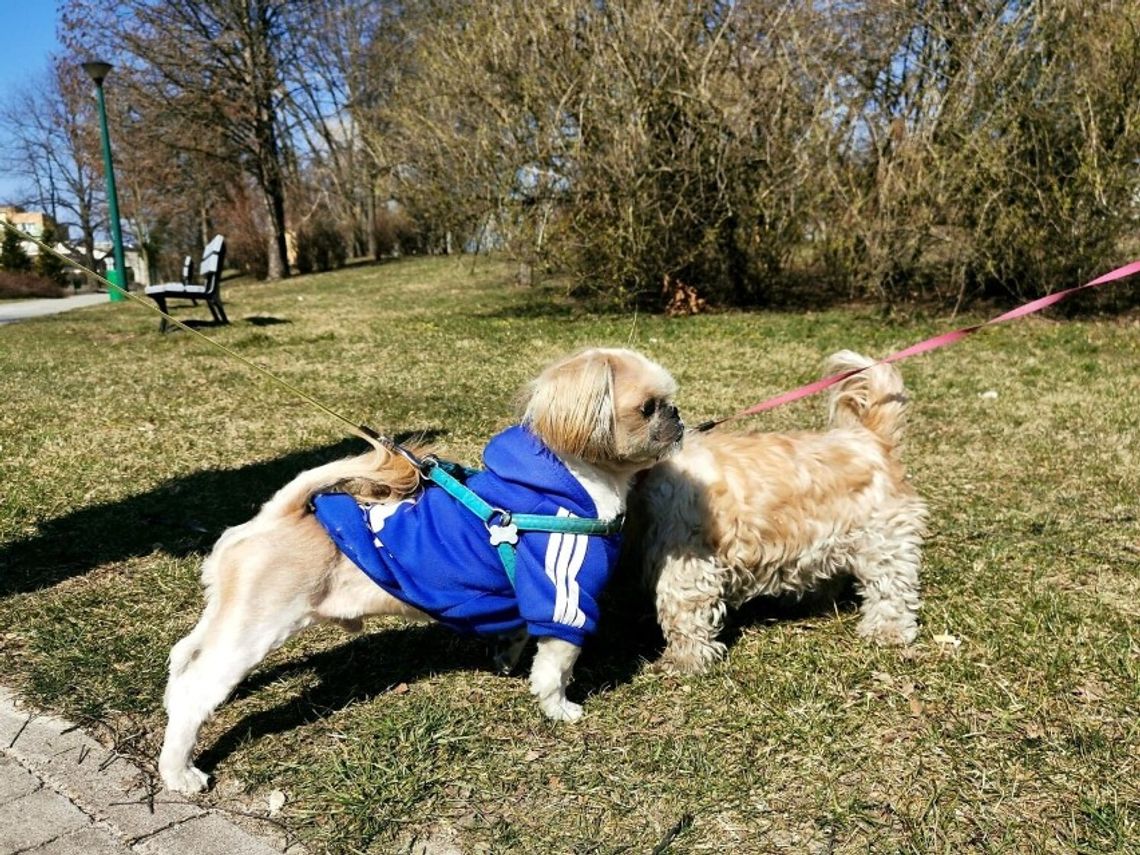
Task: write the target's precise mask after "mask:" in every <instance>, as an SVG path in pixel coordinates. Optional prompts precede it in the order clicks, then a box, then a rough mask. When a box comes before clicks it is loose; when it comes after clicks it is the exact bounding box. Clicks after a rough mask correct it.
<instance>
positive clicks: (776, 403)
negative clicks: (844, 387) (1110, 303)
mask: <svg viewBox="0 0 1140 855" xmlns="http://www.w3.org/2000/svg"><path fill="white" fill-rule="evenodd" d="M1135 273H1140V261H1133V262H1132V263H1131V264H1126V265H1124V266H1123V267H1118V268H1116V270H1113V271H1112V272H1111V273H1106V274H1104V275H1103V276H1100V277H1098V278H1096V279H1094V280H1092V281H1091V282H1086V283H1085V284H1084V285H1078V286H1077V287H1075V288H1069V289H1067V290H1065V291H1057V292H1055V293H1053V294H1048V295H1046V296H1044V297H1040V298H1038V299H1036V300H1032V301H1030V302H1028V303H1026V304H1025V305H1023V306H1018V307H1017V308H1016V309H1010V310H1009V311H1008V312H1006V313H1005V314H1002V315H998V316H997V317H996V318H991V319H990V320H988V321H985V322H983V323H980V324H974V325H973V326H971V327H962V329H960V330H953V331H952V332H947V333H942V334H941V335H936V336H934V337H932V338H928V339H926V340H925V341H920V342H919V343H918V344H912V345H911V346H910V347H906V348H903V349H902V350H899V351H896V352H895V353H892V354H891V355H890V356H885V357H883V358H882V359H880V360H879V361H878V362H875V363H872V364H871V365H867V366H865V367H863V368H855V369H852V370H851V371H843V372H840V373H839V374H832V375H831V376H830V377H823V378H821V379H819V380H816V381H815V382H814V383H808V384H806V385H804V386H800V387H799V388H798V389H792V390H791V391H789V392H783V393H781V394H779V395H775V396H773V397H771V398H768V399H767V400H766V401H761V402H760V403H759V404H756V405H754V406H751V407H749V408H748V409H746V410H741V411H740V412H738V413H733V414H732V415H731V416H724V417H723V418H720V419H710V420H709V421H707V422H702V423H701V424H699V425H697V426H696V427H695V428H693V430H695V431H709V430H712V429H713V428H714V427H716V426H717V425H719V424H722V423H724V422H727V421H729V420H730V419H738V418H740V417H741V416H754V415H756V414H757V413H762V412H764V411H765V410H774V409H775V408H776V407H782V406H783V405H784V404H790V403H791V402H792V401H798V400H799V399H800V398H806V397H808V396H809V395H814V394H815V393H816V392H822V391H823V390H824V389H826V388H828V387H829V386H834V385H835V384H836V383H840V382H842V381H844V380H846V379H847V378H848V377H851V376H854V375H855V374H858V373H860V372H861V371H866V370H867V369H868V368H874V367H875V366H876V365H882V364H884V363H886V362H899V361H900V360H903V359H907V358H909V357H911V356H918V354H920V353H926V352H928V351H931V350H937V349H938V348H940V347H946V346H947V345H951V344H954V343H955V342H957V341H961V340H962V339H964V338H965V337H966V336H968V335H971V334H973V333H976V332H977V331H978V330H980V329H981V328H982V327H988V326H992V325H993V324H1000V323H1003V322H1005V321H1012V320H1015V319H1016V318H1022V317H1025V316H1026V315H1032V314H1033V313H1034V312H1040V311H1041V310H1042V309H1047V308H1049V307H1050V306H1052V305H1054V304H1055V303H1060V302H1061V301H1062V300H1064V299H1065V298H1066V297H1068V296H1069V295H1070V294H1075V293H1076V292H1077V291H1083V290H1084V289H1085V288H1096V287H1097V286H1099V285H1105V284H1107V283H1109V282H1115V281H1116V280H1118V279H1126V278H1127V277H1129V276H1132V275H1133V274H1135Z"/></svg>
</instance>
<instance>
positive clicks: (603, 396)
mask: <svg viewBox="0 0 1140 855" xmlns="http://www.w3.org/2000/svg"><path fill="white" fill-rule="evenodd" d="M523 423H524V424H526V425H527V426H529V427H530V429H531V430H533V431H534V432H535V434H537V435H538V436H539V438H541V439H542V441H543V442H545V443H546V444H547V446H549V447H550V448H551V449H552V450H553V451H554V452H555V453H556V454H559V455H567V456H571V457H577V458H579V459H581V460H586V461H589V462H595V461H599V460H609V459H613V457H614V456H615V454H616V442H615V436H614V370H613V366H612V365H611V363H610V358H609V356H608V354H606V353H603V352H601V351H598V350H587V351H583V352H582V353H578V354H575V355H574V356H570V357H568V358H566V359H563V360H560V361H559V362H556V363H554V364H553V365H551V366H550V367H548V368H547V369H546V370H545V371H543V372H542V374H540V375H539V376H538V378H537V379H536V380H534V381H533V382H532V383H531V384H530V386H529V387H528V389H527V392H526V396H525V405H524V412H523Z"/></svg>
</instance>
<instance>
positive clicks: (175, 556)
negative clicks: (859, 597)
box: [0, 259, 1140, 853]
mask: <svg viewBox="0 0 1140 855" xmlns="http://www.w3.org/2000/svg"><path fill="white" fill-rule="evenodd" d="M512 272H513V271H512V270H511V269H510V268H508V267H506V266H504V265H500V264H497V263H494V262H488V261H484V260H480V261H478V262H476V263H474V264H473V263H472V261H471V260H470V259H465V260H462V261H452V260H446V259H433V260H409V261H404V262H399V263H393V264H389V265H384V266H378V267H358V268H353V269H348V270H344V271H340V272H337V273H332V274H324V275H320V276H311V277H303V278H297V279H294V280H291V281H287V282H283V283H279V284H254V283H250V284H239V285H236V286H235V285H232V284H230V285H229V287H227V288H226V289H225V298H226V302H227V311H228V313H229V315H230V318H231V319H232V320H233V321H234V323H233V324H232V325H231V326H229V327H225V328H218V329H210V328H204V329H203V331H204V332H207V333H208V334H210V335H213V336H215V337H216V338H217V339H218V340H220V341H222V342H224V343H226V344H227V345H228V346H229V347H231V348H234V349H235V350H237V351H238V352H240V353H241V354H243V355H245V356H247V357H249V358H251V359H254V360H256V361H257V362H258V363H260V364H262V365H264V366H265V367H267V368H269V369H271V370H272V371H274V372H276V373H278V374H280V375H281V376H282V377H283V378H285V379H287V380H288V381H289V382H290V383H293V384H296V385H298V386H300V387H303V388H304V389H305V390H306V391H307V392H309V393H310V394H312V395H314V396H316V397H317V398H319V399H321V400H322V401H325V402H326V403H328V404H329V405H330V406H332V407H334V408H335V409H337V410H338V411H341V412H343V413H344V414H345V415H346V416H348V417H350V418H353V419H357V420H361V421H366V422H368V423H369V424H371V425H373V426H374V427H376V428H379V429H384V430H388V431H392V432H397V433H410V432H423V433H425V434H427V435H428V436H429V437H431V438H433V442H434V443H435V444H436V446H437V447H438V449H439V450H440V451H441V452H442V453H444V454H446V455H447V456H450V457H452V458H455V459H459V460H463V461H465V462H477V460H478V453H479V449H480V448H481V446H482V443H483V442H484V441H485V439H486V438H487V437H488V436H489V435H490V434H491V433H492V432H494V431H495V430H496V429H498V428H500V427H502V426H504V425H506V424H508V423H509V422H510V420H511V418H512V413H513V403H514V399H515V394H516V391H517V389H518V388H519V387H520V385H521V384H522V383H523V382H524V381H525V380H526V379H527V378H529V377H530V376H532V375H533V374H534V373H535V371H536V370H537V369H538V368H539V367H540V366H541V365H542V364H544V363H545V362H546V361H547V360H549V359H551V358H553V357H555V356H556V355H558V354H560V353H562V352H564V351H566V350H568V349H570V348H574V347H577V346H580V345H586V344H594V343H606V344H618V345H621V344H625V343H627V342H628V343H631V344H632V345H634V346H636V347H639V348H641V349H643V350H644V351H645V352H647V353H648V354H649V355H651V356H652V357H654V358H656V359H658V360H660V361H661V362H663V363H664V364H665V365H666V366H668V367H669V368H670V369H671V370H672V371H673V372H674V374H675V375H676V377H677V378H678V380H679V382H680V386H681V394H680V404H681V405H682V409H683V410H684V412H685V414H686V417H687V419H688V421H689V422H690V423H695V422H696V421H699V420H701V419H704V418H707V417H710V416H714V415H721V414H724V413H727V412H731V411H734V410H736V409H739V408H740V407H743V406H745V405H747V404H750V403H753V402H754V401H756V400H758V399H760V398H762V397H765V396H767V395H768V394H771V393H774V392H777V391H781V390H783V389H785V388H788V387H790V386H792V385H794V384H798V383H800V382H804V381H807V380H810V379H813V378H814V377H816V376H818V370H819V365H820V362H821V360H822V359H823V357H824V356H825V355H827V354H828V353H830V352H832V351H834V350H836V349H839V348H842V347H850V348H854V349H856V350H860V351H863V352H866V353H869V354H872V355H882V354H885V353H888V352H890V351H891V350H894V349H896V348H898V347H901V346H903V345H906V344H909V343H911V342H912V341H915V340H917V339H919V338H922V337H925V336H926V335H928V334H931V333H933V332H936V331H940V330H943V329H947V328H949V327H952V326H959V325H962V324H963V323H966V322H968V321H975V320H980V319H982V317H983V315H981V314H979V315H977V316H976V317H970V318H965V319H963V318H961V317H959V318H957V319H955V320H953V321H951V320H949V319H947V318H944V317H934V316H929V317H928V316H918V317H914V318H911V319H909V320H905V321H899V320H894V321H884V320H883V319H882V315H881V314H880V313H878V312H876V311H874V310H872V309H859V308H851V309H833V310H827V311H823V312H813V313H807V314H790V313H765V312H757V313H740V312H730V313H721V314H710V315H705V316H700V317H695V318H684V319H668V318H664V317H655V316H646V315H644V314H642V315H640V316H638V317H636V318H634V317H633V316H632V315H629V314H605V313H594V312H591V311H587V310H585V309H582V308H575V307H574V306H573V305H572V304H570V303H569V302H567V301H566V300H565V299H563V298H562V296H561V294H560V292H559V291H558V290H557V289H556V288H550V289H543V288H538V289H534V290H526V289H519V288H516V287H515V286H513V285H509V284H506V283H510V282H512V281H513V276H512ZM1120 287H1137V286H1135V285H1129V284H1125V285H1123V286H1120ZM178 314H179V317H197V318H205V317H207V315H208V313H207V312H206V310H205V308H204V307H199V308H198V309H197V310H190V309H184V310H181V311H179V313H178ZM902 370H903V373H904V376H905V378H906V381H907V384H908V386H909V389H910V392H911V395H912V400H913V408H912V419H911V423H910V433H909V437H908V444H907V449H906V458H907V461H908V464H909V467H910V471H911V473H912V476H913V479H914V482H915V484H916V485H917V487H918V489H919V490H920V491H921V492H922V493H923V495H924V496H925V497H926V498H927V500H928V501H929V503H930V507H931V523H930V529H931V531H930V537H929V543H928V547H927V550H926V567H925V577H924V580H925V584H924V593H925V603H926V604H925V608H924V611H923V620H924V624H923V630H922V634H921V636H920V639H919V641H918V643H917V644H916V645H915V646H914V647H913V648H910V649H907V650H904V651H901V652H900V651H898V650H880V649H877V648H871V647H868V646H867V645H866V644H864V643H863V642H862V641H861V640H860V639H859V638H857V637H856V635H855V632H854V622H855V617H854V614H853V613H852V611H851V609H850V607H849V606H840V607H838V608H834V607H833V606H832V605H831V604H830V603H824V604H823V605H820V606H818V607H804V606H800V607H797V608H794V609H791V610H783V611H781V610H779V609H775V608H773V607H772V606H770V605H761V606H759V607H757V608H754V609H749V610H748V611H747V613H746V614H745V615H742V616H741V617H740V619H739V620H738V621H737V622H736V624H735V625H734V628H733V630H732V632H731V639H732V644H731V649H730V653H729V657H728V660H727V662H726V663H725V664H724V665H723V666H722V667H720V668H718V669H717V670H715V671H714V672H713V673H711V674H709V675H706V676H703V677H695V678H686V679H673V678H663V677H660V676H656V675H653V674H650V673H648V672H647V670H646V669H645V667H644V665H645V660H646V659H652V658H653V656H654V655H655V654H656V652H657V648H656V645H657V643H658V641H659V639H658V638H657V637H656V636H655V634H654V631H653V626H652V620H651V616H650V615H649V611H648V601H645V600H641V601H638V600H634V601H633V602H635V603H640V606H639V607H637V606H634V608H635V609H636V611H635V612H634V614H633V615H630V614H629V613H628V608H627V609H623V610H620V611H619V610H618V609H617V607H616V602H615V604H612V605H611V610H610V611H609V612H608V613H607V614H606V615H605V616H604V617H603V620H604V622H605V626H604V629H603V632H602V633H601V635H600V636H599V637H598V638H596V639H594V640H593V642H592V643H591V645H590V646H589V647H588V648H587V650H586V653H585V655H584V658H583V662H582V666H581V667H580V669H579V674H578V679H577V682H576V683H575V685H574V687H573V688H572V690H571V694H572V696H576V697H577V698H578V699H584V700H585V704H586V710H587V715H586V717H585V718H584V719H583V721H582V722H580V723H578V724H576V725H572V726H555V725H552V724H550V723H548V722H546V721H545V720H543V719H542V718H541V716H540V714H539V712H538V710H537V708H536V706H535V704H534V703H533V701H532V700H531V698H530V697H529V695H528V694H527V692H526V687H525V683H524V681H523V680H522V679H521V678H517V677H516V678H503V677H499V676H496V675H495V674H494V673H493V671H492V668H491V663H490V659H489V657H488V655H487V651H486V648H485V646H484V645H483V644H482V643H480V642H478V641H473V640H469V639H460V638H456V637H453V636H451V635H450V634H449V633H447V632H446V631H444V630H442V629H438V628H433V627H414V628H409V627H405V626H402V625H400V624H397V623H394V622H384V621H378V622H376V623H374V624H371V625H370V626H369V627H368V628H367V630H366V632H365V634H364V635H362V636H357V637H350V636H346V635H344V634H343V633H341V632H340V631H339V630H336V631H334V630H332V629H321V630H317V631H313V632H311V633H310V634H309V635H306V636H302V637H301V638H300V639H298V640H297V641H295V642H293V643H291V644H289V645H287V646H286V647H285V648H284V649H282V650H281V651H279V652H278V653H276V654H274V655H273V656H272V657H271V659H270V660H268V661H267V662H266V664H265V665H264V666H263V667H262V668H260V669H259V670H258V671H256V672H255V673H254V674H253V675H252V676H251V678H250V679H249V680H248V681H247V682H246V683H245V684H244V685H243V687H242V688H241V689H239V691H238V694H237V697H235V698H234V699H232V701H231V702H230V703H229V704H227V705H226V706H225V707H223V708H222V710H221V712H220V713H219V715H218V716H217V718H216V719H215V720H214V721H213V722H212V723H210V724H209V725H208V726H207V727H206V728H205V729H204V732H203V739H202V742H201V745H202V748H203V750H204V756H203V757H202V765H203V766H204V767H205V768H206V769H207V770H209V771H211V772H213V773H214V774H215V775H216V776H217V781H218V783H217V786H216V788H215V789H214V790H213V791H211V792H210V793H209V794H207V795H205V796H204V797H202V800H203V801H204V802H205V803H208V804H215V803H216V804H221V805H225V806H229V807H238V808H241V809H244V810H252V811H255V812H257V811H264V810H265V806H266V797H267V794H268V793H269V792H271V791H273V790H281V791H282V792H284V793H285V795H286V797H287V802H286V805H285V807H284V809H283V811H282V812H281V814H279V815H278V819H280V820H282V821H284V822H285V823H287V824H288V825H289V826H290V827H291V828H292V829H294V830H295V831H296V833H297V834H298V835H299V836H300V837H301V839H302V840H304V841H305V842H306V843H307V844H308V846H309V847H310V848H311V849H312V850H313V851H331V852H338V853H339V852H365V851H366V852H377V853H379V852H391V851H404V850H408V849H410V848H411V847H412V846H413V845H414V844H415V843H416V842H417V841H419V842H423V841H426V840H431V841H433V842H436V843H443V842H453V843H455V844H456V845H457V846H458V847H460V849H461V850H462V851H464V852H468V851H470V852H558V853H561V852H582V853H586V852H591V853H593V852H599V853H610V852H614V853H616V852H637V853H648V852H650V851H653V850H654V847H657V846H658V845H659V844H660V843H662V842H663V841H666V840H671V842H669V843H668V846H667V849H668V851H669V852H671V853H685V852H694V853H695V852H718V853H719V852H775V851H781V852H782V851H788V852H828V851H835V852H897V851H905V852H915V853H928V852H946V853H951V852H962V851H984V852H1011V853H1012V852H1017V853H1022V852H1058V853H1061V852H1066V853H1067V852H1074V851H1078V852H1116V851H1119V852H1124V851H1136V849H1135V847H1136V845H1137V843H1136V842H1137V840H1140V639H1138V629H1137V627H1138V626H1140V621H1138V619H1140V535H1138V531H1140V529H1138V522H1137V495H1138V493H1140V460H1138V449H1140V325H1138V324H1137V322H1136V321H1135V320H1110V321H1095V320H1066V321H1060V320H1057V319H1052V320H1050V319H1045V320H1040V319H1032V320H1027V321H1020V322H1017V323H1016V324H1011V325H1006V326H1002V327H1000V328H995V329H990V330H987V331H985V332H984V333H982V334H980V335H978V336H975V337H973V338H972V339H970V340H968V341H966V342H965V343H963V344H960V345H957V346H956V347H954V348H952V349H950V350H946V351H941V352H939V353H937V354H933V355H929V356H925V357H921V358H918V359H914V360H911V361H909V362H906V363H903V364H902ZM0 390H2V400H3V407H0V452H2V453H0V574H2V575H0V587H2V588H3V591H4V598H3V599H2V600H0V645H2V657H3V659H2V664H3V668H4V676H3V678H0V682H3V683H5V684H8V685H10V686H12V687H15V688H17V689H18V690H19V691H20V692H21V693H22V694H23V695H24V696H25V697H27V698H28V699H29V701H30V702H33V703H34V704H37V705H40V706H42V707H45V708H49V709H52V710H56V711H60V712H63V713H65V714H67V715H69V716H71V717H74V718H77V719H80V720H82V721H83V722H85V723H87V724H89V725H90V726H91V727H92V729H93V732H94V733H95V734H96V735H97V736H100V737H102V738H107V739H111V738H117V739H118V741H119V743H120V747H121V749H122V750H124V751H126V752H128V753H130V754H131V755H132V756H134V758H135V759H136V760H138V761H139V762H140V763H142V764H144V765H146V766H148V767H150V768H153V758H154V755H155V753H156V748H157V746H158V744H159V741H160V738H161V728H162V726H163V719H162V715H161V704H160V700H161V694H162V686H163V682H164V678H165V673H164V671H165V657H166V654H167V652H168V650H169V648H170V645H171V644H172V643H173V642H174V641H175V640H177V638H179V637H180V636H181V635H182V634H183V633H184V632H185V631H186V630H187V629H188V628H189V627H190V626H191V625H192V623H193V622H194V621H195V619H196V617H197V613H198V611H199V609H200V605H201V596H200V591H199V588H198V581H197V574H198V568H199V565H200V562H201V559H202V557H203V555H204V553H205V552H206V551H207V550H208V549H209V547H210V545H211V544H212V543H213V541H214V540H215V539H216V537H217V536H218V535H219V534H220V532H221V531H222V529H223V528H224V527H225V526H227V525H232V524H235V523H238V522H241V521H243V520H245V519H247V518H248V517H249V516H250V515H252V513H253V512H254V511H255V509H256V507H257V506H258V505H259V504H260V502H261V501H263V500H264V499H266V498H267V497H268V496H269V495H270V493H272V492H273V490H275V489H276V488H277V487H278V486H280V485H281V484H282V483H284V482H285V481H286V480H288V478H290V477H291V476H292V475H293V474H295V473H296V472H297V471H298V470H299V469H300V468H303V467H306V466H310V465H313V464H314V463H317V462H320V461H324V460H327V459H330V458H333V457H336V456H339V455H342V454H344V453H347V452H349V451H353V450H356V449H358V448H360V447H361V443H359V442H358V441H356V440H352V439H346V438H345V434H344V431H343V430H342V428H341V427H340V426H339V425H338V423H337V422H335V421H333V420H331V419H329V418H328V417H326V416H325V415H323V414H321V413H320V412H318V411H316V410H314V409H312V408H310V407H309V406H308V405H306V404H304V403H303V402H300V401H298V400H296V399H294V398H291V397H290V396H288V395H287V394H286V393H284V392H282V391H281V390H280V389H278V388H277V387H275V386H273V385H272V384H270V383H268V382H266V381H264V380H263V379H260V378H258V377H257V376H255V375H253V374H252V373H251V372H250V371H249V370H248V369H246V368H243V367H241V366H240V365H237V364H234V363H233V362H232V361H230V360H229V359H228V358H227V357H225V356H224V355H223V354H221V353H219V352H216V351H214V350H213V349H211V348H210V347H209V346H207V345H206V344H204V343H202V342H199V341H196V340H194V338H193V337H192V336H190V335H188V334H186V333H183V332H176V333H172V334H169V335H166V336H160V335H159V334H158V332H157V321H156V320H155V319H154V318H153V317H152V316H151V315H149V314H148V313H147V312H146V311H145V310H144V309H142V308H141V307H137V306H134V305H131V304H126V305H124V304H110V305H107V306H101V307H97V308H94V309H88V310H83V311H77V312H71V313H68V314H66V315H61V316H58V317H54V318H49V319H44V320H38V321H30V322H26V323H20V324H13V325H9V326H6V327H3V328H0ZM982 393H996V396H995V394H987V395H985V396H983V395H982ZM821 422H822V402H821V401H820V400H818V399H817V400H811V401H806V402H801V403H799V404H796V405H793V406H791V407H787V408H784V409H782V410H779V411H776V412H774V413H772V414H770V415H768V416H766V417H764V418H763V419H761V420H754V421H753V422H752V423H750V424H749V427H751V428H755V429H775V428H789V427H818V426H819V425H820V424H821ZM936 637H943V640H942V641H939V640H937V639H936ZM949 637H952V638H953V639H955V640H956V643H955V642H951V641H948V640H946V639H947V638H949ZM683 818H684V820H685V821H682V820H683ZM671 831H676V833H675V835H671ZM1130 847H1131V848H1130Z"/></svg>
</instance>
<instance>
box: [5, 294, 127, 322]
mask: <svg viewBox="0 0 1140 855" xmlns="http://www.w3.org/2000/svg"><path fill="white" fill-rule="evenodd" d="M110 301H111V298H110V297H108V296H107V295H106V294H76V295H75V296H74V297H60V298H58V299H44V300H0V324H10V323H12V322H14V321H26V320H27V319H28V318H39V317H42V316H44V315H54V314H58V313H59V312H66V311H68V310H69V309H82V308H83V307H85V306H94V305H96V304H98V303H109V302H110Z"/></svg>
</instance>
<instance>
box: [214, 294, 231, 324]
mask: <svg viewBox="0 0 1140 855" xmlns="http://www.w3.org/2000/svg"><path fill="white" fill-rule="evenodd" d="M209 302H210V311H211V312H213V314H214V320H215V321H217V322H218V323H220V324H228V323H229V322H230V319H229V318H227V317H226V310H225V309H223V308H222V301H221V300H218V299H216V298H215V299H212V300H210V301H209Z"/></svg>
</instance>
